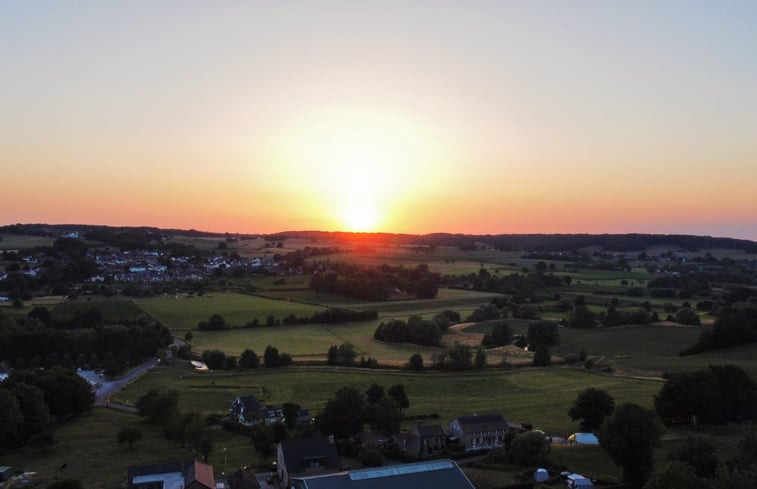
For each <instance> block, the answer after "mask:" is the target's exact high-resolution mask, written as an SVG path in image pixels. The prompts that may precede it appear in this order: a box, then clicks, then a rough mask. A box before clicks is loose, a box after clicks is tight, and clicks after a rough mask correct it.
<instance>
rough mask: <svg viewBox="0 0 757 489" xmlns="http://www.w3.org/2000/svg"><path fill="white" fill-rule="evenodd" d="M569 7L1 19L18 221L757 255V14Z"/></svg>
mask: <svg viewBox="0 0 757 489" xmlns="http://www.w3.org/2000/svg"><path fill="white" fill-rule="evenodd" d="M550 7H551V8H549V9H544V8H543V5H541V4H538V3H534V2H474V3H472V4H470V5H469V4H465V5H462V4H461V3H460V2H454V1H447V0H439V1H438V2H434V7H433V8H429V4H428V3H427V2H416V1H412V0H411V1H409V2H401V3H396V4H395V3H388V4H387V3H385V2H372V3H370V2H369V3H365V2H345V1H343V0H334V3H333V6H332V7H329V8H324V7H323V5H321V4H320V2H298V3H291V2H235V3H233V4H231V5H228V6H225V7H223V8H219V7H218V6H217V5H215V4H213V3H211V2H199V3H186V4H185V3H182V4H180V5H179V6H177V5H174V4H172V3H170V2H169V3H168V4H163V3H154V2H153V3H148V4H145V5H140V7H139V8H135V7H134V6H133V5H131V4H129V3H128V2H74V3H71V4H57V3H56V4H50V5H46V8H45V9H44V11H41V9H39V8H38V7H37V6H35V5H34V3H33V2H3V3H0V32H2V36H3V43H2V44H0V57H1V58H2V59H3V67H4V68H5V69H4V72H3V76H2V77H0V107H2V108H3V110H2V111H0V148H2V150H1V151H0V168H2V170H3V172H2V175H3V177H2V179H3V180H2V183H3V187H2V190H0V225H1V224H12V223H17V222H22V223H29V222H37V223H72V224H76V223H80V224H106V225H116V226H142V225H144V226H155V227H163V228H182V229H192V228H193V229H199V230H207V231H212V232H241V233H253V234H254V233H275V232H281V231H288V230H324V231H334V230H347V231H363V232H370V231H377V232H394V233H411V234H424V233H431V232H450V233H474V234H489V233H490V234H500V233H555V232H559V233H623V232H642V233H643V232H656V233H690V234H710V235H718V236H732V237H742V238H747V239H755V240H757V199H755V197H754V186H755V183H757V164H755V162H756V161H757V138H755V137H754V135H755V132H756V131H757V111H755V110H753V108H754V107H757V91H755V90H754V86H755V84H757V69H756V68H755V65H754V63H746V62H744V60H747V59H751V58H750V56H751V55H752V54H753V52H754V51H755V46H757V37H755V32H756V31H755V29H754V26H753V22H752V19H754V18H755V16H757V3H755V2H741V3H739V2H732V3H729V4H728V5H726V6H724V7H722V8H720V7H719V8H718V9H717V11H718V13H717V17H718V18H717V20H718V21H717V22H713V21H712V14H713V7H712V6H711V5H710V4H708V3H706V2H704V3H696V2H694V4H692V5H689V6H688V8H686V9H680V8H677V7H676V6H675V5H669V4H665V3H662V4H660V5H653V6H650V5H648V4H646V3H639V2H632V1H630V0H620V1H618V2H608V3H605V2H569V3H565V4H564V3H562V2H555V4H554V5H551V6H550ZM702 32H708V33H710V34H711V35H708V36H702ZM752 57H753V56H752Z"/></svg>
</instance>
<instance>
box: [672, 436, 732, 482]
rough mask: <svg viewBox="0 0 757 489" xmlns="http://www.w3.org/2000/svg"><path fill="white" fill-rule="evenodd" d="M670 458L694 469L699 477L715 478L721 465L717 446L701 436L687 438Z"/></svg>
mask: <svg viewBox="0 0 757 489" xmlns="http://www.w3.org/2000/svg"><path fill="white" fill-rule="evenodd" d="M670 458H671V460H674V461H678V462H685V463H687V464H689V465H691V466H692V467H694V471H695V472H696V475H697V477H707V478H711V477H715V475H716V474H717V471H718V465H719V464H720V461H719V460H718V455H717V453H716V448H715V445H713V444H712V443H711V442H710V441H709V440H708V439H707V438H703V437H701V436H691V435H689V436H687V437H686V441H684V443H683V445H681V446H679V447H678V448H677V449H676V450H675V451H674V452H673V453H671V454H670Z"/></svg>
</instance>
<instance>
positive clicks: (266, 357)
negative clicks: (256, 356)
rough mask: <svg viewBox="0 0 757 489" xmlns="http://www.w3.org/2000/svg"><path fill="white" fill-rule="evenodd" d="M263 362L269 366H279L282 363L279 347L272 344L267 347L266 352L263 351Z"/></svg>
mask: <svg viewBox="0 0 757 489" xmlns="http://www.w3.org/2000/svg"><path fill="white" fill-rule="evenodd" d="M263 364H264V365H265V366H266V367H268V368H272V367H278V366H279V365H280V364H281V359H280V358H279V350H278V348H276V347H275V346H271V345H268V346H266V347H265V352H264V353H263Z"/></svg>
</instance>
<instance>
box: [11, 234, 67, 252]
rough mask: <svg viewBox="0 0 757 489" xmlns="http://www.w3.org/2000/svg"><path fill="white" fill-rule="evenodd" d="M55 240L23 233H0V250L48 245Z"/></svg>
mask: <svg viewBox="0 0 757 489" xmlns="http://www.w3.org/2000/svg"><path fill="white" fill-rule="evenodd" d="M53 241H55V240H54V239H53V238H47V237H44V236H25V235H23V234H0V250H21V249H25V248H34V247H35V246H50V245H51V244H53Z"/></svg>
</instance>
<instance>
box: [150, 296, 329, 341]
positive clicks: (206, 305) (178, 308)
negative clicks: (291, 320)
mask: <svg viewBox="0 0 757 489" xmlns="http://www.w3.org/2000/svg"><path fill="white" fill-rule="evenodd" d="M135 302H136V304H137V305H138V306H139V307H141V308H142V309H144V310H145V311H146V312H147V313H149V314H150V315H151V316H152V317H154V318H155V319H157V320H158V321H160V322H162V323H163V324H165V325H166V326H168V327H169V328H171V330H172V331H174V332H176V330H184V329H196V328H197V323H198V322H199V321H202V320H206V319H208V318H209V317H210V316H211V315H213V314H216V313H217V314H220V315H222V316H223V317H224V318H225V319H226V321H227V322H229V323H231V324H232V325H238V326H241V325H244V324H245V323H247V322H248V321H251V320H253V319H257V320H258V321H260V322H262V323H265V319H266V317H267V316H268V315H269V314H273V315H274V316H275V317H277V318H279V319H282V318H284V317H285V316H287V315H289V314H294V315H295V316H305V315H308V316H309V315H311V314H313V312H315V311H318V310H321V309H322V308H321V307H318V306H313V305H309V304H301V303H297V302H291V301H287V300H274V299H267V298H264V297H257V296H251V295H244V294H235V293H225V292H218V293H213V294H206V295H202V296H178V297H177V298H174V297H173V296H163V297H157V298H151V299H137V300H136V301H135Z"/></svg>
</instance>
